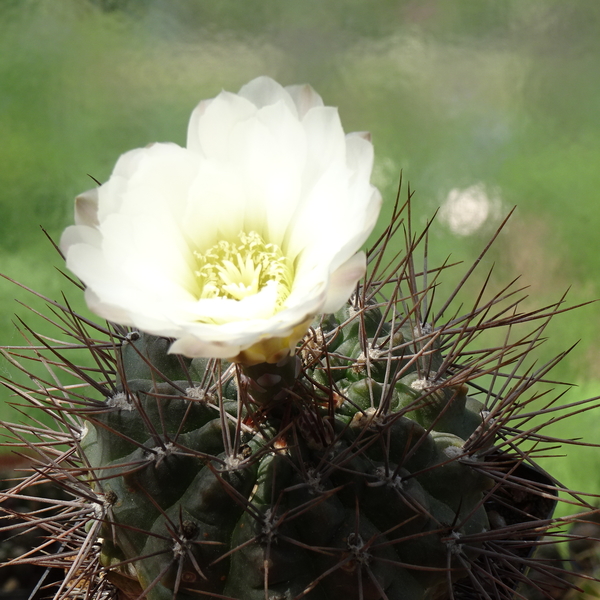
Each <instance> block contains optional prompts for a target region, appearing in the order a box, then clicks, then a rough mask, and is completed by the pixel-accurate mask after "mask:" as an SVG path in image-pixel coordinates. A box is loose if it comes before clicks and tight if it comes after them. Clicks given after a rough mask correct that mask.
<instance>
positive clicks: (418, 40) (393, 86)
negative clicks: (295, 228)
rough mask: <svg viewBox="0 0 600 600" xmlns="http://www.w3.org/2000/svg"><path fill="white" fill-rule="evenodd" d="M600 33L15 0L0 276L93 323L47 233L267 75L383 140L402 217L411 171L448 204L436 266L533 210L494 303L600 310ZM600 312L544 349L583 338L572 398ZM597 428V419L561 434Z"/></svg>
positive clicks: (5, 57)
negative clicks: (514, 294) (501, 297)
mask: <svg viewBox="0 0 600 600" xmlns="http://www.w3.org/2000/svg"><path fill="white" fill-rule="evenodd" d="M599 32H600V3H599V2H598V1H597V0H569V1H568V2H566V1H564V0H412V1H408V0H393V1H392V0H296V1H293V0H2V2H1V3H0V190H1V192H0V271H1V272H3V273H5V274H6V275H8V276H9V277H12V278H15V279H18V280H19V281H21V282H22V283H23V284H25V285H27V286H30V287H32V288H35V289H36V290H38V291H40V292H41V293H43V294H45V295H47V296H50V297H51V298H55V299H60V293H61V290H63V289H64V290H68V293H69V299H70V300H71V301H72V302H73V303H74V305H75V306H76V307H78V308H81V309H82V310H83V307H82V305H81V299H80V294H78V293H77V291H76V290H73V289H71V286H69V285H68V284H67V283H66V282H65V280H64V278H62V276H61V275H60V274H59V273H58V271H57V269H56V267H58V268H60V259H58V258H57V257H56V253H55V252H54V251H53V250H52V248H51V246H50V244H49V243H48V241H47V240H46V239H45V237H44V235H43V233H42V232H41V230H40V225H41V226H43V227H44V228H46V229H47V231H48V232H49V233H50V235H51V236H52V237H53V238H54V239H58V238H59V236H60V232H61V231H62V229H63V228H64V227H65V226H66V225H68V224H69V223H71V221H72V199H73V197H74V196H75V195H76V194H77V193H79V192H81V191H84V190H86V189H88V188H90V187H92V186H93V182H92V180H91V179H90V177H89V176H90V175H91V176H93V177H95V178H96V179H98V180H99V181H104V180H106V179H107V178H108V176H109V175H110V172H111V170H112V167H113V165H114V163H115V161H116V159H117V157H118V156H119V155H120V154H121V153H122V152H124V151H126V150H129V149H131V148H134V147H140V146H145V145H146V144H148V143H149V142H152V141H174V142H177V143H179V144H181V145H184V144H185V133H186V127H187V120H188V117H189V114H190V112H191V110H192V109H193V107H194V106H195V105H196V104H197V102H198V101H199V100H201V99H202V98H208V97H212V96H214V95H215V94H217V93H218V92H219V91H220V90H221V89H227V90H230V91H237V90H238V89H239V87H240V86H241V85H242V84H244V83H245V82H247V81H248V80H250V79H252V78H253V77H255V76H258V75H261V74H267V75H270V76H272V77H274V78H276V79H277V80H278V81H280V82H281V83H283V84H293V83H301V82H309V83H311V84H312V85H313V86H314V87H315V88H316V89H317V91H318V92H319V93H320V94H321V95H322V96H323V98H324V100H325V102H326V103H327V104H330V105H336V106H339V110H340V113H341V116H342V121H343V123H344V126H345V128H346V130H347V131H355V130H370V131H371V132H372V134H373V139H374V143H375V148H376V167H375V175H374V178H375V182H376V183H377V184H378V185H379V186H380V188H381V190H382V192H383V194H384V197H385V198H386V199H387V202H388V208H389V205H391V203H392V201H393V198H394V196H395V193H396V188H397V184H398V178H399V174H400V171H401V170H402V171H403V175H404V181H405V182H407V181H409V182H410V186H411V189H414V190H416V195H415V199H414V219H415V223H416V224H417V225H423V224H424V223H425V222H426V221H427V219H429V218H430V217H431V216H432V214H433V212H434V211H435V210H436V209H437V208H438V207H440V206H441V207H442V211H441V213H440V215H439V217H438V219H437V220H436V222H435V224H434V225H433V227H432V230H431V231H432V234H431V241H430V263H432V264H435V263H436V262H437V263H439V262H441V261H442V260H443V259H444V258H446V257H447V256H448V255H449V254H451V255H452V257H453V259H456V260H465V261H466V262H467V263H468V262H469V261H472V260H473V258H474V257H475V256H476V255H477V254H478V252H479V251H480V249H481V248H482V247H483V246H484V244H485V242H486V241H487V239H488V238H489V236H490V234H491V233H492V232H493V231H494V229H495V227H496V226H497V225H498V223H499V222H500V221H501V219H502V217H503V216H504V215H505V214H506V213H507V212H508V211H509V210H510V209H511V208H512V207H513V206H514V205H517V207H518V208H517V210H516V213H515V215H514V216H513V218H512V219H511V221H510V222H509V224H508V226H507V227H506V229H505V231H504V232H503V234H502V235H501V237H500V239H499V240H498V242H497V244H496V245H495V247H494V249H493V250H492V251H491V252H490V254H489V255H488V256H487V257H486V259H485V260H484V261H483V264H482V273H481V274H480V278H479V282H481V281H482V278H483V276H484V275H485V271H486V270H487V269H489V268H490V267H491V266H492V264H494V265H495V266H494V268H495V271H494V273H495V275H494V280H493V281H494V287H495V288H496V289H497V288H498V287H499V286H500V285H502V284H504V283H506V282H507V281H509V280H510V279H512V278H513V277H515V276H517V275H522V283H523V284H524V285H529V286H530V287H529V290H528V293H529V295H530V299H529V300H528V301H527V302H526V306H527V307H529V308H531V307H534V306H539V305H541V304H544V303H548V302H551V301H555V300H557V299H558V298H559V297H560V296H561V295H562V293H563V292H564V291H565V290H566V289H567V288H569V287H570V292H569V296H568V298H569V300H570V302H571V303H573V304H575V303H579V302H584V301H587V300H592V299H594V298H597V297H600V285H599V281H598V273H599V272H600V252H598V247H599V245H600V244H599V243H598V241H597V240H598V235H597V232H598V231H599V229H600V207H599V199H600V192H599V190H600V35H599ZM385 214H389V211H388V213H386V212H385V211H384V217H383V218H382V223H381V227H383V225H384V224H385ZM381 227H380V229H381ZM461 274H462V270H460V269H459V270H458V271H457V272H456V273H455V274H451V273H450V272H448V273H447V274H446V275H445V276H444V280H445V283H446V282H447V283H448V285H450V286H452V285H454V284H456V283H457V281H458V280H459V278H460V276H461ZM474 289H475V288H474ZM15 298H17V299H19V300H21V301H23V302H25V303H28V302H30V298H29V296H28V295H27V294H25V293H24V292H22V291H19V290H18V289H17V288H16V287H15V286H14V285H13V284H11V283H10V282H7V281H1V282H0V315H1V317H0V343H1V344H3V345H7V344H20V343H21V338H20V337H19V335H18V334H17V333H16V332H15V329H14V327H13V324H12V321H13V319H14V315H15V314H17V315H20V316H23V317H25V316H26V315H27V311H26V309H25V308H23V307H21V306H19V305H18V304H16V303H15V301H14V300H15ZM599 307H600V305H591V306H588V307H586V308H583V309H580V310H577V311H575V312H573V313H569V314H566V315H563V316H561V317H559V318H558V319H556V321H555V323H554V324H553V325H552V326H551V327H550V329H549V334H550V339H549V341H548V342H547V343H546V344H545V347H544V348H542V349H540V351H539V352H537V353H536V357H537V358H539V361H540V362H544V361H546V360H548V359H549V358H551V357H552V356H553V355H555V354H557V353H558V352H560V351H562V350H564V349H565V348H566V347H568V346H571V345H572V344H574V343H575V342H577V341H578V340H581V342H580V343H579V345H578V346H577V348H576V349H575V350H574V351H573V352H572V353H571V355H569V357H568V358H567V359H566V360H565V361H563V363H562V364H561V365H560V366H559V367H558V368H557V369H556V377H557V378H559V379H566V380H568V381H571V382H573V383H576V384H578V385H579V387H578V388H575V389H573V390H571V391H570V392H569V394H568V395H567V396H566V398H565V401H576V400H578V399H582V398H584V397H590V396H595V395H598V394H600V383H599V382H600V375H598V373H597V365H598V363H599V361H600V349H599V347H598V344H597V339H598V336H599V334H600V308H599ZM26 318H27V319H29V320H31V318H30V317H28V316H27V317H26ZM0 374H2V375H3V376H5V377H8V378H12V377H14V376H15V375H14V372H13V370H11V369H10V368H9V367H7V366H6V365H4V364H3V365H2V366H0ZM3 398H8V393H7V392H4V393H3ZM599 410H600V409H599ZM0 416H3V417H4V418H19V417H15V415H14V414H13V412H12V411H11V410H9V409H8V408H6V405H4V407H3V409H2V411H1V412H0ZM599 429H600V412H599V411H594V412H590V413H587V414H585V415H582V416H579V417H575V418H571V419H570V420H569V421H567V422H565V423H564V424H560V425H557V426H556V427H554V428H553V429H552V431H553V433H555V434H557V435H563V436H566V437H583V438H584V439H586V440H587V441H590V442H595V441H597V440H598V437H599V436H598V435H597V433H596V432H597V431H598V430H599ZM561 452H562V453H564V452H568V458H567V459H561V460H558V459H547V460H545V461H544V465H545V466H547V467H548V468H549V469H550V470H552V472H553V474H556V475H557V476H558V477H560V478H562V479H564V481H565V482H566V483H567V484H568V485H570V486H572V487H574V488H577V489H583V490H585V491H596V492H600V449H595V448H585V447H575V448H573V449H568V450H565V451H556V452H555V454H560V453H561Z"/></svg>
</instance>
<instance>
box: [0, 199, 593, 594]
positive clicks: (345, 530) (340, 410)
mask: <svg viewBox="0 0 600 600" xmlns="http://www.w3.org/2000/svg"><path fill="white" fill-rule="evenodd" d="M408 210H409V204H408V203H407V204H406V205H404V206H403V207H398V206H396V208H395V210H394V214H393V217H392V220H391V223H390V225H389V226H388V228H387V229H386V231H385V232H384V234H383V235H382V236H381V238H380V240H379V242H378V243H377V244H376V246H375V247H374V248H373V249H372V250H371V252H370V254H369V262H370V267H371V268H370V271H369V273H368V275H367V276H366V278H365V280H364V281H363V282H362V283H361V284H360V285H359V286H358V288H357V290H356V293H355V294H354V295H353V297H352V298H351V299H350V301H349V302H348V304H347V306H345V307H344V308H343V309H342V310H340V311H339V312H338V313H336V314H333V315H325V316H323V317H320V318H318V319H317V320H316V321H315V322H314V323H313V325H312V327H311V328H310V330H309V332H308V334H307V335H306V336H305V338H304V339H303V340H302V342H301V343H300V345H299V347H298V349H297V352H296V353H295V354H294V355H293V356H289V357H287V358H285V359H282V360H281V361H280V362H279V363H277V364H258V365H253V366H242V365H232V364H227V363H225V362H223V361H219V360H214V359H210V360H208V359H188V358H184V357H181V356H178V355H172V354H168V353H167V349H168V347H169V343H170V341H169V340H167V339H165V338H160V337H155V336H151V335H148V334H145V333H143V332H139V331H132V330H128V329H126V328H123V327H120V326H116V325H112V324H107V325H100V324H96V323H93V322H92V321H89V320H87V319H85V318H84V317H82V316H80V315H77V314H76V313H75V312H74V311H72V310H71V309H70V308H69V307H68V305H66V306H61V305H59V304H58V303H55V302H51V301H49V302H50V305H51V307H52V309H53V312H54V314H55V315H58V317H57V318H56V317H55V323H56V324H57V326H58V327H59V328H60V330H61V331H62V333H63V334H65V335H66V336H67V339H66V341H61V342H57V341H53V340H48V339H46V338H44V337H43V336H40V335H37V334H34V333H33V332H29V335H33V336H35V338H36V339H37V341H38V342H37V344H33V343H32V344H31V350H30V352H31V357H32V358H34V359H36V360H38V361H39V362H40V363H42V365H43V366H44V367H45V368H46V369H47V370H46V375H43V374H42V375H38V374H36V376H35V379H34V383H33V384H31V385H28V386H27V385H16V384H14V383H12V382H11V381H9V380H7V381H5V386H6V387H8V388H9V389H10V390H11V391H13V392H15V393H16V394H18V396H19V397H20V398H21V400H23V399H24V400H26V401H27V402H28V403H29V405H30V407H36V408H38V409H40V410H41V411H43V412H45V413H46V414H47V415H50V416H51V417H52V419H53V420H54V425H53V426H52V427H49V426H45V425H43V424H42V423H41V422H40V421H37V420H36V422H35V423H34V424H33V425H31V426H29V427H27V426H23V425H16V424H5V426H6V427H7V428H8V430H9V431H10V432H11V434H12V437H13V438H14V440H15V444H17V445H21V446H24V447H26V448H28V449H29V450H30V451H33V452H34V453H35V455H36V456H37V462H36V467H35V469H34V471H33V472H32V473H31V474H30V475H28V476H25V477H24V478H23V481H21V482H19V483H17V484H15V486H14V487H13V489H12V490H10V491H8V492H5V493H4V494H3V497H4V498H5V499H10V498H19V497H26V496H27V494H25V492H24V491H23V490H24V489H25V487H26V486H31V485H34V484H36V483H39V482H42V481H53V482H55V484H57V485H59V486H60V487H61V488H62V489H63V491H66V492H67V493H68V494H70V496H71V498H70V499H69V500H48V510H47V512H41V513H40V512H39V511H36V512H34V513H22V514H20V515H18V516H19V517H20V518H21V519H22V520H23V522H25V523H29V524H35V525H37V526H39V527H42V528H44V529H45V530H46V531H47V534H48V536H49V538H50V540H57V541H58V543H59V544H60V549H59V550H58V551H53V552H51V553H44V551H43V550H44V543H42V544H41V545H40V548H39V550H40V551H39V552H38V553H37V554H36V553H32V554H31V555H27V556H25V557H23V558H22V559H19V560H20V561H21V562H32V563H36V564H41V565H45V566H47V567H48V568H55V569H56V568H60V569H64V570H65V573H66V576H65V578H64V580H63V581H62V582H61V583H60V584H59V585H58V587H57V588H56V589H54V590H53V594H54V598H56V599H66V598H73V597H76V598H79V597H81V598H90V599H95V600H99V599H101V598H120V599H126V600H134V599H142V598H147V599H148V600H192V599H196V598H233V599H239V600H255V599H256V600H259V599H260V600H262V599H268V600H276V599H277V600H279V599H282V600H283V599H286V600H292V599H299V598H306V599H307V600H337V599H341V598H343V599H344V600H346V599H348V600H354V599H356V600H363V599H364V600H367V599H368V600H379V599H388V600H425V599H442V598H456V599H459V598H460V599H462V598H464V599H471V598H482V599H484V598H486V599H489V598H507V599H508V598H512V597H513V595H514V590H515V589H516V587H517V586H518V585H519V584H522V583H523V582H526V581H528V580H529V579H528V576H527V574H526V569H527V567H531V568H532V569H534V570H535V568H536V562H535V559H532V558H531V552H532V550H533V549H534V548H535V547H536V546H537V545H538V544H540V543H543V542H541V541H540V540H541V539H542V536H543V535H544V533H545V532H548V531H552V530H553V528H554V526H555V521H553V519H552V511H553V509H554V505H555V504H556V501H557V494H558V492H559V491H564V490H562V487H561V486H560V484H559V483H558V482H556V481H555V480H553V479H552V477H551V476H549V475H547V474H546V473H544V472H543V471H542V470H541V469H539V467H537V466H536V465H535V463H534V462H533V460H532V454H533V452H532V450H531V442H533V443H534V444H538V445H543V444H544V442H545V441H548V442H549V443H553V444H554V443H555V442H556V440H555V439H554V438H545V436H544V434H543V431H542V428H541V426H535V427H533V426H532V427H530V428H529V429H526V428H525V427H527V423H528V422H529V420H530V419H531V418H532V415H533V414H534V413H535V409H534V408H532V405H533V404H534V403H535V401H536V399H537V398H538V395H537V394H536V392H535V391H533V392H531V394H530V390H531V389H532V386H534V385H535V384H536V383H537V382H539V381H540V380H543V378H544V377H545V374H546V373H547V371H548V370H549V369H550V368H551V367H552V366H553V365H554V364H555V362H556V361H552V362H551V363H550V364H548V365H546V366H545V367H542V368H539V369H538V370H537V371H535V372H534V371H532V370H531V369H530V368H529V369H528V368H527V367H526V365H525V361H526V359H527V358H528V356H529V354H530V352H531V351H532V350H534V349H535V348H536V347H537V345H538V344H539V341H540V336H541V334H542V332H543V330H544V327H545V325H546V324H547V322H548V320H549V319H550V318H551V317H552V315H553V314H554V313H556V312H558V311H559V304H557V305H553V306H549V307H546V308H545V309H542V310H536V311H532V312H523V311H520V310H518V306H519V305H518V302H517V303H516V304H515V300H514V299H513V296H514V295H515V294H516V291H513V290H511V289H508V288H507V289H503V290H501V291H500V292H499V293H498V294H496V295H495V296H493V298H492V299H491V300H490V301H487V302H484V301H483V300H481V297H482V295H479V296H477V298H476V301H475V302H473V303H472V306H473V307H472V308H471V310H469V311H468V312H467V313H466V314H463V315H460V314H459V313H457V314H454V315H452V316H451V317H447V316H446V313H449V312H450V310H451V306H452V302H451V300H452V299H453V298H454V296H455V295H456V293H457V292H455V293H453V294H452V295H451V298H450V299H449V300H448V302H446V303H444V304H442V306H441V308H440V309H438V310H437V312H435V307H432V305H431V301H432V295H433V290H434V289H435V286H436V283H437V277H438V276H439V273H441V272H442V269H438V270H435V271H433V272H431V273H427V272H423V273H420V274H419V273H418V268H417V266H416V262H417V261H416V252H417V248H419V245H420V244H421V243H423V244H425V245H426V233H425V234H423V235H422V236H414V235H413V233H412V232H411V230H410V219H409V216H408ZM402 224H403V225H404V227H405V228H406V236H405V239H406V251H405V252H404V254H402V255H401V257H400V259H399V260H398V261H396V262H392V263H389V264H388V262H389V258H387V259H386V255H385V250H386V248H387V247H388V246H389V245H390V243H391V242H392V240H393V238H394V236H395V234H396V232H397V230H398V228H399V227H400V226H401V225H402ZM478 262H479V261H478ZM386 265H387V266H386ZM444 269H445V267H444ZM472 271H473V269H470V270H469V271H468V273H467V276H470V275H471V273H472ZM428 277H432V280H431V281H429V280H428ZM467 278H468V277H464V278H463V279H462V280H461V284H460V285H459V288H460V287H461V286H462V285H463V284H464V282H465V281H466V280H467ZM503 302H504V303H506V302H508V304H509V306H510V307H511V308H512V309H514V310H506V309H501V308H500V307H501V306H502V303H503ZM515 307H516V308H515ZM523 323H533V324H534V325H535V326H534V328H533V330H531V328H528V329H527V331H526V332H525V333H524V334H523V335H522V336H521V337H519V338H517V339H516V340H515V339H513V340H511V341H506V338H504V339H503V341H502V343H500V344H498V345H497V346H496V347H493V346H488V345H484V346H483V348H482V349H478V348H477V338H478V337H479V336H480V335H483V334H484V333H486V332H487V331H489V330H493V329H501V330H502V331H504V330H509V329H511V330H512V329H513V328H514V327H516V326H517V325H519V324H523ZM73 351H77V352H79V353H81V352H82V351H85V352H86V353H87V355H88V356H87V363H84V362H81V361H85V360H86V358H85V357H84V358H81V354H78V357H79V358H73V359H71V358H70V354H69V353H70V352H73ZM5 355H6V357H7V358H8V359H9V360H10V361H11V363H12V364H13V365H14V366H15V367H17V368H20V369H21V370H23V371H25V372H29V367H28V366H27V365H26V364H25V361H24V359H23V358H22V356H23V355H24V351H23V350H22V349H13V350H9V351H8V352H5ZM90 358H91V359H92V360H89V359H90ZM559 358H560V357H558V359H559ZM558 359H557V360H558ZM48 373H50V376H48ZM63 374H66V376H67V377H66V379H67V380H68V381H66V382H64V383H63V382H62V381H63ZM488 375H492V378H491V384H490V383H489V378H487V379H486V376H488ZM73 377H74V378H75V383H73ZM499 380H501V381H502V383H501V385H500V386H499V389H496V387H494V386H495V385H496V384H497V381H499ZM486 381H487V382H488V383H487V386H486ZM592 404H593V403H591V402H590V407H591V406H592ZM552 410H555V409H553V408H551V404H549V403H547V402H545V411H546V412H547V413H548V412H552ZM556 410H558V408H556ZM519 411H521V413H520V412H519ZM32 436H33V437H32ZM34 438H37V440H36V439H34ZM528 443H529V446H528ZM29 489H31V488H29ZM28 493H30V492H28ZM569 501H570V502H571V503H573V504H575V505H577V504H579V505H580V506H581V510H584V509H585V508H589V506H588V505H587V504H586V503H585V501H584V500H582V499H581V496H573V497H572V498H571V499H570V500H569ZM0 506H1V505H0ZM13 516H14V515H13ZM557 535H558V534H556V533H555V537H556V536H557ZM13 562H14V561H13Z"/></svg>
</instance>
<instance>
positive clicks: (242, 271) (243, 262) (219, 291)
mask: <svg viewBox="0 0 600 600" xmlns="http://www.w3.org/2000/svg"><path fill="white" fill-rule="evenodd" d="M237 240H239V241H234V242H230V241H228V240H220V241H219V242H217V243H216V244H215V245H214V246H211V247H210V248H209V249H208V250H206V251H204V252H198V251H194V254H195V256H196V259H197V266H198V270H197V271H196V277H197V278H198V283H199V284H200V288H201V292H200V298H201V299H202V298H229V299H232V300H242V299H244V298H246V297H247V296H252V295H254V294H258V293H259V292H260V291H261V290H262V289H263V288H265V287H266V286H267V285H276V286H277V300H276V307H277V308H280V307H281V305H282V304H283V302H284V301H285V299H286V298H287V297H288V296H289V295H290V291H291V289H292V282H293V279H294V273H293V267H292V265H291V263H290V260H289V259H288V258H287V257H286V256H284V254H283V252H282V251H281V248H280V247H279V246H277V245H276V244H267V243H266V242H265V240H264V239H263V238H262V236H261V235H260V234H258V233H257V232H256V231H251V232H250V233H245V232H243V231H240V233H238V235H237Z"/></svg>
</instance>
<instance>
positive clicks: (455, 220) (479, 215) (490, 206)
mask: <svg viewBox="0 0 600 600" xmlns="http://www.w3.org/2000/svg"><path fill="white" fill-rule="evenodd" d="M501 208H502V202H501V200H500V195H499V193H498V192H497V191H494V192H493V193H492V194H490V193H488V191H487V190H486V187H485V185H484V184H483V183H476V184H475V185H472V186H470V187H468V188H465V189H463V190H461V189H459V188H454V189H452V190H450V192H449V193H448V196H447V198H446V200H445V201H444V203H443V204H442V206H441V208H440V212H439V218H440V221H441V222H442V223H443V224H444V225H446V226H447V227H448V229H450V231H452V233H455V234H456V235H471V234H472V233H475V232H476V231H477V230H478V229H479V228H480V227H481V226H482V225H483V224H484V223H485V222H486V221H487V222H489V221H495V220H496V219H498V217H499V216H500V214H501Z"/></svg>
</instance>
